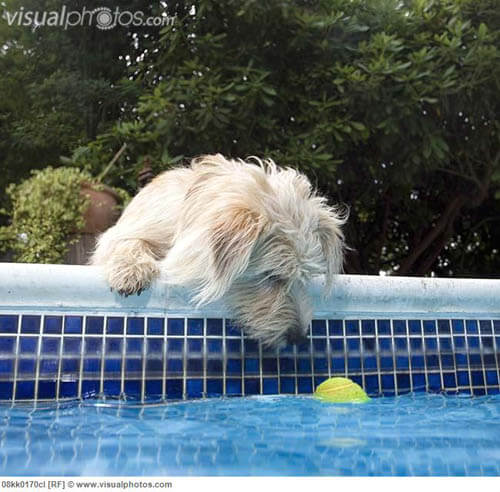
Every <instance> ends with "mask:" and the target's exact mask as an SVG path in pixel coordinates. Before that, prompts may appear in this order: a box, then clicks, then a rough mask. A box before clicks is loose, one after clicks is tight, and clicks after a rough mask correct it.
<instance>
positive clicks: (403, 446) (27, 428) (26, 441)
mask: <svg viewBox="0 0 500 492" xmlns="http://www.w3.org/2000/svg"><path fill="white" fill-rule="evenodd" d="M0 417H1V427H0V475H14V474H15V475H170V476H172V475H500V397H499V396H490V397H487V396H486V397H478V398H471V397H460V396H440V395H428V394H418V395H407V396H400V397H396V398H379V399H373V400H371V401H370V402H369V403H366V404H358V405H356V404H328V403H323V402H320V401H317V400H315V399H313V398H312V397H294V396H276V397H253V398H234V399H213V400H200V401H191V402H179V403H168V404H164V405H157V406H153V405H150V406H148V405H146V406H134V405H133V404H129V403H126V404H123V403H121V404H117V403H111V404H110V403H109V402H98V401H93V402H92V401H89V402H83V403H78V402H74V403H66V404H59V405H58V406H56V405H50V404H48V405H47V406H46V407H45V408H40V407H39V408H38V409H36V410H33V407H31V408H28V407H21V406H16V407H12V408H9V407H0Z"/></svg>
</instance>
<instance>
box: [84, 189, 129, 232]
mask: <svg viewBox="0 0 500 492" xmlns="http://www.w3.org/2000/svg"><path fill="white" fill-rule="evenodd" d="M99 188H100V189H99V190H96V189H94V188H93V187H92V185H91V184H90V183H83V184H82V190H81V192H80V193H81V194H82V195H85V196H87V197H88V198H89V199H90V204H89V206H88V208H87V210H86V211H85V213H84V214H83V218H84V220H85V226H84V228H83V230H82V232H83V233H84V234H99V233H101V232H104V231H105V230H106V229H109V228H110V227H111V226H112V225H113V224H114V223H115V222H116V220H117V219H118V217H119V215H120V212H119V211H118V210H117V205H118V203H119V202H120V197H119V196H118V195H117V194H116V193H115V192H114V191H113V190H112V189H111V188H108V187H107V186H102V188H101V187H99Z"/></svg>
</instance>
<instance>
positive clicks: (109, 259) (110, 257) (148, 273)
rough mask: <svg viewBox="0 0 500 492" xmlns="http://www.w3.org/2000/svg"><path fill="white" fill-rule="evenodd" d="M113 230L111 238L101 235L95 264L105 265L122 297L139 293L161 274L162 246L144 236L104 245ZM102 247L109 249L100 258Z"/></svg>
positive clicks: (107, 278) (110, 284)
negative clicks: (145, 238) (143, 237)
mask: <svg viewBox="0 0 500 492" xmlns="http://www.w3.org/2000/svg"><path fill="white" fill-rule="evenodd" d="M110 233H111V231H108V233H106V234H108V237H106V235H104V236H103V237H102V240H103V241H101V244H99V245H98V247H97V249H96V254H95V255H94V261H93V263H94V264H99V265H102V267H103V270H104V275H105V277H106V280H107V282H108V284H109V286H110V287H111V289H112V290H114V291H116V292H118V293H119V294H120V295H123V296H129V295H131V294H137V295H139V294H140V293H141V292H142V291H143V290H144V289H146V288H147V287H149V285H150V284H151V282H153V280H155V279H156V278H157V277H158V275H159V271H160V270H159V263H158V261H159V260H160V259H161V258H162V257H163V254H162V251H161V248H160V247H158V246H157V245H155V244H153V243H151V242H150V241H146V240H143V239H120V240H115V241H111V243H112V244H107V245H105V244H103V242H105V241H106V240H107V239H108V240H109V239H110V238H109V236H110ZM101 248H102V249H108V248H109V250H108V251H107V254H105V255H103V258H102V260H101V261H99V258H98V257H99V253H100V252H101V251H100V249H101Z"/></svg>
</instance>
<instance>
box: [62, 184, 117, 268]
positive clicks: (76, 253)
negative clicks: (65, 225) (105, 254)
mask: <svg viewBox="0 0 500 492" xmlns="http://www.w3.org/2000/svg"><path fill="white" fill-rule="evenodd" d="M80 194H81V195H83V196H87V197H88V198H89V200H90V203H89V206H88V207H87V210H86V211H85V213H84V214H83V218H84V220H85V225H84V227H83V229H82V230H81V231H80V232H79V233H78V242H76V243H74V244H72V245H71V246H70V247H69V251H68V254H67V255H66V258H65V261H64V262H65V263H69V264H71V265H86V264H87V263H88V261H89V258H90V255H91V254H92V251H93V250H94V248H95V242H96V239H97V236H99V234H100V233H101V232H104V231H105V230H106V229H109V228H110V227H111V226H112V225H113V224H114V223H115V222H116V220H117V219H118V217H119V216H120V212H119V211H118V210H117V207H116V206H117V205H118V203H119V202H120V197H119V196H118V195H117V193H116V192H114V191H113V190H112V189H111V188H108V187H107V186H103V185H101V186H99V190H96V189H94V188H93V187H92V184H90V183H83V184H82V187H81V191H80Z"/></svg>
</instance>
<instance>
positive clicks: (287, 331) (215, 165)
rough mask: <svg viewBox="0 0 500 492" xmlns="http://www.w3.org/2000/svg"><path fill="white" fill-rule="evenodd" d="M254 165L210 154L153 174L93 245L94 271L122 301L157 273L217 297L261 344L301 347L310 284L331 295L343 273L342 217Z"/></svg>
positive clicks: (268, 167)
mask: <svg viewBox="0 0 500 492" xmlns="http://www.w3.org/2000/svg"><path fill="white" fill-rule="evenodd" d="M251 160H252V161H254V163H250V162H244V161H242V160H227V159H225V158H224V157H223V156H222V155H220V154H217V155H208V156H202V157H199V158H196V159H194V160H193V161H192V163H191V166H190V167H188V168H178V169H174V170H171V171H166V172H164V173H163V174H161V175H159V176H158V177H157V178H155V179H154V180H153V181H152V182H151V183H149V184H148V185H147V186H146V187H145V188H144V189H142V190H141V191H140V192H139V194H138V195H137V196H136V197H135V198H134V199H133V200H132V201H131V202H130V204H129V205H128V206H127V208H126V209H125V211H124V212H123V214H122V216H121V217H120V219H119V220H118V222H117V224H116V225H115V226H114V227H111V228H110V229H109V230H107V231H106V232H105V233H104V234H103V235H102V236H101V237H100V238H99V240H98V244H97V248H96V251H95V253H94V255H93V257H92V259H91V263H92V264H94V265H102V266H103V269H104V274H105V276H106V279H107V281H108V283H109V285H110V286H111V288H112V289H114V290H116V291H117V292H119V293H120V294H122V295H130V294H134V293H140V292H141V291H142V290H143V289H145V288H147V287H148V286H149V285H150V284H151V282H152V281H153V280H154V279H155V278H157V277H159V276H160V274H161V277H162V278H163V279H164V280H165V281H166V282H168V283H170V284H178V285H184V286H188V287H190V288H191V289H193V292H194V301H195V302H196V303H197V304H198V305H201V304H204V303H208V302H210V301H213V300H216V299H219V298H220V297H222V296H224V298H225V301H226V303H227V304H228V306H229V308H230V309H232V312H233V313H234V317H235V319H236V320H237V321H238V323H239V324H240V325H241V327H242V328H243V329H244V330H245V331H246V332H247V333H248V334H249V335H250V336H251V337H253V338H255V339H257V340H259V341H261V342H262V343H263V344H264V345H266V346H281V345H283V344H284V343H287V342H288V343H297V342H299V341H301V340H302V339H304V338H305V336H306V335H307V332H308V325H309V323H310V321H311V316H312V309H311V300H310V299H309V296H308V293H307V289H306V286H307V283H308V281H309V280H310V279H311V277H313V276H315V275H320V274H324V275H325V276H326V289H327V290H329V288H330V287H331V284H332V280H333V275H334V274H335V273H337V272H339V271H340V270H341V268H342V261H343V234H342V231H341V226H342V224H343V223H344V222H345V216H344V215H343V214H341V213H339V212H338V210H337V209H335V208H332V207H329V206H328V205H327V203H326V200H325V198H322V197H320V196H317V195H316V194H315V192H314V191H313V190H312V186H311V184H310V182H309V180H308V179H307V178H306V177H305V176H303V175H301V174H299V173H298V172H297V171H295V170H293V169H281V168H279V167H277V166H276V165H275V164H274V162H272V161H271V160H266V161H261V160H259V159H257V158H251Z"/></svg>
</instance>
